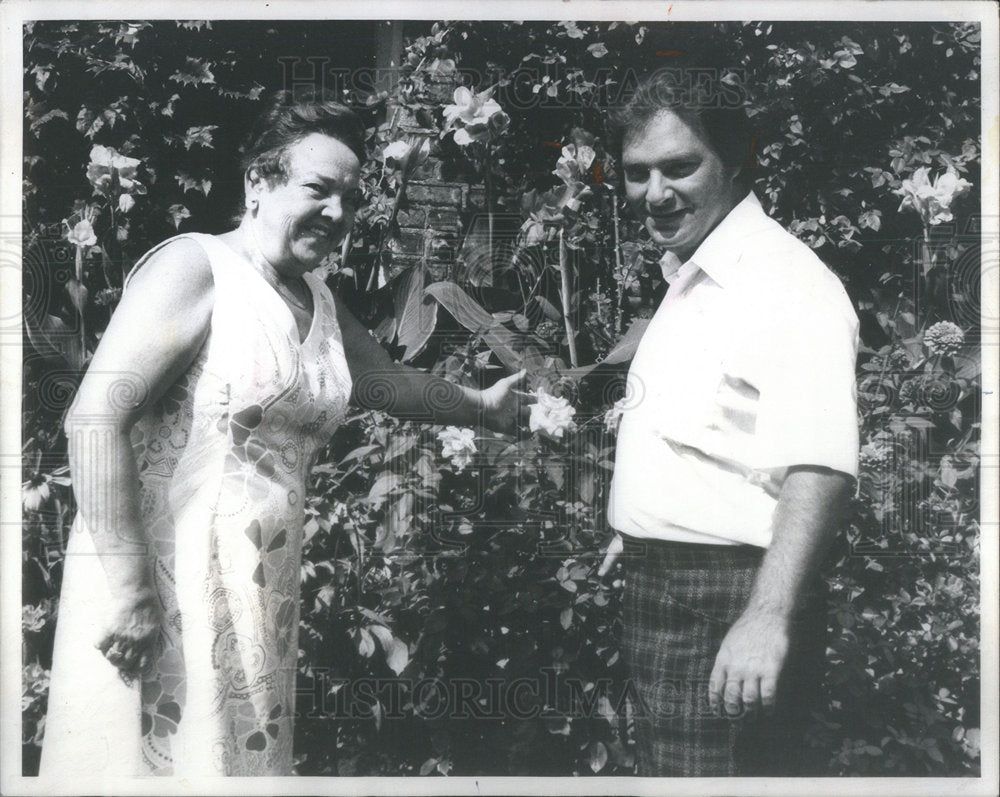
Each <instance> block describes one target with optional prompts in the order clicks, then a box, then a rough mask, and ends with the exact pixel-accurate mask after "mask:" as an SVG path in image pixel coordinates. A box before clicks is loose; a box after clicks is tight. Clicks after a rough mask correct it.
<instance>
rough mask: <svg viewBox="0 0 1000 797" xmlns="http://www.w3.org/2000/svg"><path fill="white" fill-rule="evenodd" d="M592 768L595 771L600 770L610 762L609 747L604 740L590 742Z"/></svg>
mask: <svg viewBox="0 0 1000 797" xmlns="http://www.w3.org/2000/svg"><path fill="white" fill-rule="evenodd" d="M589 752H590V768H591V769H592V770H594V772H600V771H601V770H602V769H604V767H605V765H606V764H607V763H608V748H606V747H605V746H604V743H603V742H591V744H590V751H589Z"/></svg>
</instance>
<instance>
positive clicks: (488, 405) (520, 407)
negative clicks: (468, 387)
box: [479, 369, 527, 434]
mask: <svg viewBox="0 0 1000 797" xmlns="http://www.w3.org/2000/svg"><path fill="white" fill-rule="evenodd" d="M526 373H527V372H526V371H524V370H523V369H522V370H520V371H518V372H517V373H516V374H514V375H513V376H507V377H504V378H503V379H500V380H497V382H496V384H494V385H491V386H490V387H488V388H486V390H484V391H482V392H481V393H480V394H479V396H480V401H481V402H482V408H483V414H484V418H483V420H484V423H485V425H486V427H487V428H489V429H492V430H493V431H495V432H500V433H501V434H513V433H514V432H515V431H517V427H518V423H519V421H520V420H521V417H520V416H521V415H522V414H523V413H524V411H525V408H526V406H527V405H526V404H525V402H524V398H525V397H526V396H527V394H526V393H522V392H521V391H518V390H515V389H514V388H515V387H516V386H517V385H519V384H520V383H521V382H523V381H524V376H525V374H526Z"/></svg>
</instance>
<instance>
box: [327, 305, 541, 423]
mask: <svg viewBox="0 0 1000 797" xmlns="http://www.w3.org/2000/svg"><path fill="white" fill-rule="evenodd" d="M335 301H336V303H337V320H338V321H339V323H340V331H341V335H342V336H343V340H344V352H345V355H346V357H347V364H348V367H349V368H350V370H351V379H352V381H353V382H354V390H353V397H354V400H355V401H356V402H357V403H358V404H360V405H361V406H362V407H366V408H368V409H377V410H383V411H385V412H388V413H389V414H390V415H396V416H399V417H403V418H410V419H412V420H418V421H427V422H430V423H448V424H454V425H456V426H486V427H488V428H490V429H493V430H494V431H498V432H504V433H507V434H510V433H512V432H513V431H514V430H515V429H516V428H517V421H518V416H519V413H520V409H521V408H520V403H521V402H520V399H519V396H518V394H517V393H516V392H515V391H514V390H513V388H514V386H515V385H516V384H517V383H518V382H520V381H521V380H522V379H523V378H524V372H523V371H521V372H519V373H517V374H514V375H513V376H508V377H505V378H504V379H500V380H498V381H497V383H496V384H494V385H492V386H491V387H489V388H487V389H486V390H482V391H480V390H474V389H472V388H467V387H462V386H461V385H456V384H454V383H453V382H449V381H447V380H446V379H442V378H441V377H439V376H436V375H434V374H430V373H427V372H426V371H419V370H417V369H416V368H410V367H408V366H406V365H403V364H401V363H396V362H393V360H392V358H391V357H389V354H388V353H387V352H386V351H385V349H383V348H382V347H381V346H380V345H379V344H378V341H376V340H375V338H373V337H372V336H371V334H370V333H369V332H368V330H367V329H366V328H365V326H364V325H363V324H361V322H360V321H358V320H357V319H356V318H355V317H354V316H353V315H352V314H351V312H350V311H349V310H348V309H347V308H346V307H345V306H344V303H343V302H342V301H340V299H339V298H337V299H335Z"/></svg>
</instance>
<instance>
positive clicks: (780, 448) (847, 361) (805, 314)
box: [755, 285, 859, 478]
mask: <svg viewBox="0 0 1000 797" xmlns="http://www.w3.org/2000/svg"><path fill="white" fill-rule="evenodd" d="M772 309H773V315H771V317H770V318H769V319H768V320H767V322H766V323H767V328H766V329H765V330H764V331H763V333H762V335H761V337H762V338H763V341H764V342H766V345H764V346H761V347H760V349H759V351H761V352H763V353H764V354H762V356H761V362H760V364H759V378H758V382H757V388H758V390H759V391H760V398H759V403H758V412H757V423H756V430H755V439H756V446H755V447H756V453H757V456H756V457H755V459H756V460H757V461H756V462H755V467H756V468H757V469H759V470H769V469H777V468H789V467H792V466H794V465H815V466H820V467H826V468H830V469H832V470H836V471H840V472H841V473H846V474H848V475H849V476H852V477H854V478H857V475H858V447H859V440H858V418H857V387H856V384H857V383H856V377H855V363H856V358H857V352H858V319H857V315H856V314H855V313H854V310H853V307H852V306H851V303H850V300H849V299H848V298H847V295H846V293H845V292H844V290H843V288H842V287H841V286H839V285H836V286H835V289H830V288H829V287H828V285H825V286H824V290H823V291H805V292H802V291H798V292H796V293H794V294H792V293H790V292H785V295H784V297H783V298H780V299H779V300H778V302H776V303H775V306H774V307H773V308H772Z"/></svg>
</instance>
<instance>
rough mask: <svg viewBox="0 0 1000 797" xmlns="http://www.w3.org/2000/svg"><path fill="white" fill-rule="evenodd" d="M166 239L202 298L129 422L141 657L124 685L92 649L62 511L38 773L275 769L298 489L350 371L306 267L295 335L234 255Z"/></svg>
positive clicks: (285, 719)
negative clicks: (176, 354) (175, 372)
mask: <svg viewBox="0 0 1000 797" xmlns="http://www.w3.org/2000/svg"><path fill="white" fill-rule="evenodd" d="M178 237H188V238H191V239H194V240H196V241H197V242H198V243H199V244H200V245H201V246H202V248H203V249H204V250H205V252H206V253H207V255H208V257H209V260H210V261H211V266H212V273H213V276H214V279H215V307H214V309H213V312H212V318H211V329H210V333H209V336H208V339H207V340H206V342H205V344H204V346H203V347H202V349H201V351H200V352H199V354H198V355H197V357H196V359H195V361H194V362H193V363H192V365H191V366H190V368H188V370H187V372H186V373H185V374H184V375H183V376H182V377H181V378H180V379H179V380H178V381H177V383H176V384H175V385H174V386H173V387H172V388H170V390H168V391H167V393H166V395H165V396H164V397H163V398H162V399H161V400H160V401H159V402H158V403H157V405H156V406H155V407H153V408H152V409H151V410H150V411H149V412H148V413H147V414H146V415H145V417H143V418H142V420H141V421H140V422H139V423H137V424H136V426H135V427H134V429H133V434H132V443H133V452H134V454H135V457H136V461H137V463H138V467H139V478H140V482H141V502H142V517H143V519H144V521H145V523H146V532H147V534H148V536H149V539H150V543H151V546H152V549H153V555H154V557H155V578H156V588H157V591H158V594H159V597H160V600H161V602H162V605H163V609H164V617H165V620H164V625H163V628H162V632H161V634H160V637H159V641H158V644H157V655H156V661H155V665H154V666H153V667H152V668H151V671H150V672H149V673H147V674H146V675H145V676H144V677H143V678H142V680H141V683H140V682H136V683H134V684H133V685H132V686H126V685H125V684H124V683H123V682H122V680H121V679H120V678H119V677H118V673H117V671H116V670H115V668H114V667H112V666H111V665H110V664H109V663H108V662H107V661H106V660H105V659H104V657H103V656H102V655H101V654H100V652H99V651H98V650H97V649H96V648H95V644H96V642H97V641H98V637H99V635H100V633H101V630H102V624H101V623H102V620H103V619H104V617H105V616H106V606H107V603H108V600H109V598H110V594H109V591H108V586H107V582H106V579H105V576H104V571H103V569H102V567H101V564H100V561H99V559H98V557H97V556H96V555H95V551H94V546H93V542H92V539H91V536H90V534H89V532H88V531H87V529H86V528H85V527H84V524H83V521H82V518H81V517H80V516H78V517H77V519H76V522H75V524H74V527H73V530H72V532H71V534H70V539H69V543H68V545H67V552H66V559H65V571H64V576H63V586H62V594H61V599H60V607H59V615H58V625H57V630H56V640H55V651H54V659H53V667H52V676H51V688H50V693H49V704H48V714H47V719H46V728H45V737H44V741H43V749H42V762H41V774H42V775H53V776H59V777H60V778H66V777H71V776H73V775H74V774H80V775H108V776H133V775H144V774H157V775H177V776H180V775H288V774H291V772H292V718H293V715H294V692H295V673H296V660H297V658H298V624H299V573H300V560H301V548H302V525H303V500H304V492H305V486H306V481H307V478H308V475H309V470H310V467H311V465H312V460H313V458H314V456H315V455H316V453H317V452H318V451H319V449H320V448H321V447H322V446H324V445H325V444H326V442H327V441H328V440H329V438H330V436H331V435H332V433H333V431H334V429H336V427H337V426H338V424H339V423H341V422H342V420H343V418H344V415H345V412H346V409H347V402H348V397H349V395H350V390H351V378H350V373H349V372H348V368H347V362H346V360H345V358H344V350H343V346H342V343H341V335H340V328H339V325H338V323H337V318H336V311H335V307H334V302H333V297H332V296H331V295H330V292H329V290H327V288H326V286H325V285H324V284H323V283H322V281H321V280H319V279H318V278H316V277H314V276H313V275H311V274H306V275H305V280H306V282H307V283H308V285H309V288H310V289H311V291H312V296H313V304H314V308H315V310H314V316H313V321H312V326H311V328H310V331H309V333H308V336H307V337H306V339H305V340H304V341H302V342H301V343H300V341H299V333H298V330H297V328H296V324H295V320H294V318H293V316H292V314H291V312H290V311H289V310H288V308H287V307H286V306H285V304H284V302H283V301H282V300H281V298H280V297H279V296H278V294H277V293H275V291H274V290H273V289H272V288H271V286H270V285H269V284H268V283H267V282H265V280H264V279H263V277H261V276H260V275H259V273H258V272H257V271H256V270H255V269H254V268H253V266H252V265H251V264H250V263H249V262H247V261H246V260H245V259H244V258H242V257H241V256H240V255H238V254H237V253H236V252H235V251H234V250H233V249H231V248H230V247H229V246H227V245H226V244H225V243H223V242H222V241H220V240H219V239H218V238H215V237H214V236H210V235H201V234H189V235H187V236H178ZM171 240H174V239H171ZM167 243H169V241H165V242H164V243H163V244H160V246H158V247H155V248H154V249H153V250H151V252H150V253H149V254H152V252H155V251H156V250H157V249H159V248H160V247H161V246H164V245H166V244H167ZM149 254H147V255H146V256H145V257H144V258H143V260H142V261H140V262H139V263H138V264H137V265H136V269H138V268H141V266H142V264H143V262H144V261H145V259H146V258H148V257H149ZM133 273H135V270H133ZM126 290H127V283H126Z"/></svg>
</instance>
